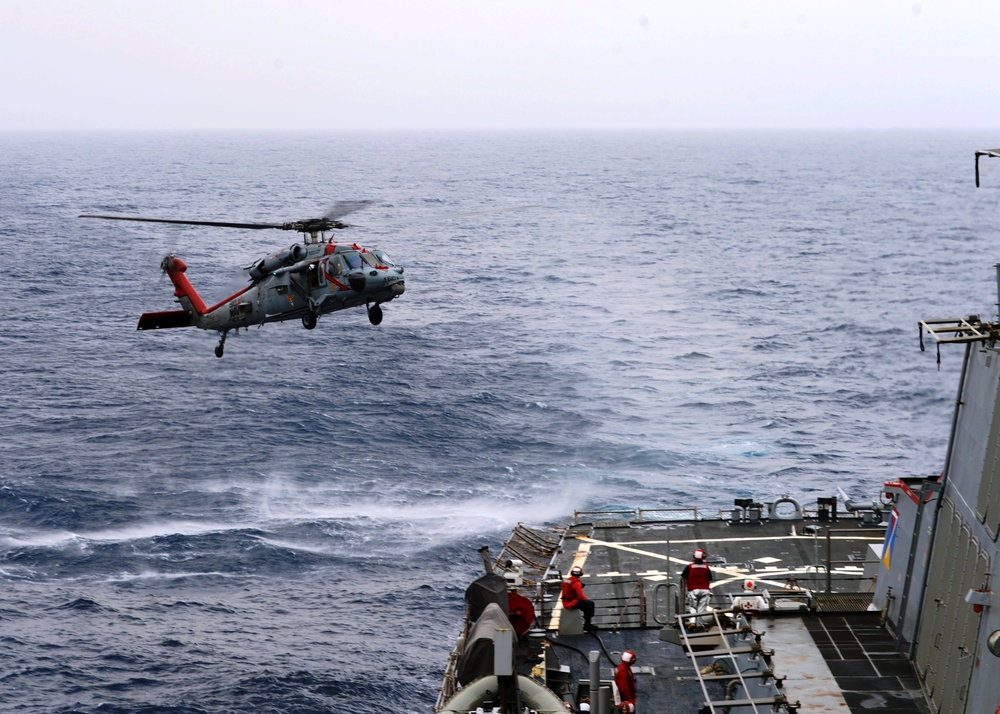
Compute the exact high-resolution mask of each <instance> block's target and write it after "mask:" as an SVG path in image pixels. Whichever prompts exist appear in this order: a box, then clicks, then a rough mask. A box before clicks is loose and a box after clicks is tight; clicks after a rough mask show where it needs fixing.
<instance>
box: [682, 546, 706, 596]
mask: <svg viewBox="0 0 1000 714" xmlns="http://www.w3.org/2000/svg"><path fill="white" fill-rule="evenodd" d="M681 579H682V580H683V581H684V587H685V589H686V590H687V601H688V606H689V608H690V609H691V610H692V611H693V612H705V611H706V610H707V609H708V602H709V599H710V598H711V595H712V591H711V590H710V589H709V588H710V587H711V585H710V583H711V582H712V571H711V570H710V569H709V567H708V565H706V564H705V551H704V550H702V549H701V548H698V549H697V550H695V552H694V562H693V563H688V564H687V565H686V566H684V571H683V572H682V573H681Z"/></svg>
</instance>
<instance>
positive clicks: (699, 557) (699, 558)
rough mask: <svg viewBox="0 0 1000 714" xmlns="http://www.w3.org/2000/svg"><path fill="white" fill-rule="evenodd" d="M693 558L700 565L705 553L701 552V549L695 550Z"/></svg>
mask: <svg viewBox="0 0 1000 714" xmlns="http://www.w3.org/2000/svg"><path fill="white" fill-rule="evenodd" d="M693 557H694V559H695V560H697V561H698V562H699V563H700V562H701V561H703V560H704V559H705V551H703V550H702V549H701V548H696V549H695V551H694V554H693Z"/></svg>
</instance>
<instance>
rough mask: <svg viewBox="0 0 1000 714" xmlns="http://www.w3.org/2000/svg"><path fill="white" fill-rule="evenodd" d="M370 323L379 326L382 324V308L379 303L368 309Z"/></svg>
mask: <svg viewBox="0 0 1000 714" xmlns="http://www.w3.org/2000/svg"><path fill="white" fill-rule="evenodd" d="M368 322H370V323H372V324H373V325H378V324H379V323H381V322H382V306H381V305H379V304H378V303H375V304H374V305H372V306H371V307H370V308H368Z"/></svg>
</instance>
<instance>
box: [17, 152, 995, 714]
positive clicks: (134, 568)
mask: <svg viewBox="0 0 1000 714" xmlns="http://www.w3.org/2000/svg"><path fill="white" fill-rule="evenodd" d="M994 144H995V138H991V137H989V136H985V135H977V134H974V133H954V132H952V133H948V132H939V133H923V134H921V133H902V134H899V133H890V132H883V133H858V132H855V133H836V132H826V133H810V132H800V133H789V132H773V133H769V132H748V133H696V132H689V133H541V134H538V133H470V134H462V133H441V134H436V133H421V134H392V133H386V134H377V133H372V134H364V133H353V134H308V133H300V134H253V133H242V134H241V133H229V134H219V133H205V134H170V133H160V134H124V135H110V134H5V135H0V246H2V247H0V250H2V258H3V260H2V275H3V277H2V278H0V285H2V286H3V290H0V354H2V360H0V379H2V384H3V388H2V390H0V405H2V408H0V580H2V587H0V643H2V647H0V710H2V711H5V712H6V711H10V712H32V713H34V712H62V713H68V712H88V713H89V712H175V713H182V712H183V713H195V712H385V711H399V712H425V711H429V710H430V707H431V705H432V703H433V701H434V697H435V694H436V690H437V687H438V684H439V681H440V675H441V672H442V670H443V667H444V665H445V662H446V658H447V652H448V650H449V649H450V647H451V645H452V644H453V639H454V636H455V634H456V633H457V630H458V627H459V624H460V620H461V616H462V613H463V610H464V605H463V602H462V592H463V590H464V588H465V585H466V583H467V581H468V580H469V579H470V578H472V577H475V576H476V575H477V574H478V572H479V569H480V567H481V566H480V564H479V559H478V556H477V554H476V552H475V550H476V548H477V547H478V546H480V545H482V544H493V545H496V544H497V543H498V542H499V541H500V540H501V539H502V538H503V536H504V535H505V534H506V532H507V531H508V529H509V528H510V527H511V526H513V525H514V524H515V523H516V522H518V521H526V522H529V523H539V524H540V523H547V522H554V521H558V520H562V519H565V518H566V517H567V516H571V515H572V512H573V510H574V509H587V508H595V507H605V506H614V505H629V506H664V505H680V506H698V507H699V508H701V509H711V508H714V507H725V506H727V505H731V503H732V499H733V498H734V497H742V496H754V497H756V498H758V499H760V500H765V501H766V500H770V499H774V498H775V497H777V496H780V495H784V494H789V495H792V496H794V497H796V498H798V499H799V500H801V501H802V502H803V503H804V504H805V505H807V506H809V505H811V504H812V503H814V502H815V498H816V497H817V496H826V495H835V489H836V487H837V486H840V487H842V488H843V489H845V490H846V491H847V492H848V493H849V494H850V495H852V496H855V497H857V498H872V497H874V496H875V495H876V493H877V489H878V487H879V485H880V484H881V483H882V482H883V481H885V480H889V479H892V478H896V477H898V476H904V475H926V474H931V473H935V472H937V471H938V470H940V468H941V465H942V461H943V458H944V452H945V447H946V442H947V437H948V429H949V425H950V418H951V405H952V403H953V397H954V393H955V389H956V387H957V382H956V380H957V377H958V368H959V363H960V360H961V354H960V348H957V347H956V348H950V349H948V348H946V349H944V350H943V354H942V365H941V369H940V371H939V370H938V369H937V368H936V364H935V353H934V351H933V349H931V350H929V351H928V352H925V353H922V352H921V351H920V350H919V347H918V342H917V337H918V333H917V320H918V319H920V318H923V317H956V316H963V315H967V314H970V313H980V314H983V315H984V316H991V315H993V314H995V311H996V305H995V302H996V299H997V298H996V296H995V283H996V280H995V277H994V272H993V267H992V266H993V264H994V263H995V262H997V258H998V257H1000V246H998V245H997V237H998V227H1000V220H998V218H1000V214H998V210H997V209H998V203H1000V165H998V166H996V167H994V166H992V165H990V164H989V163H986V164H984V166H983V173H984V183H985V187H984V188H982V189H979V190H976V189H975V187H974V181H973V151H974V149H976V148H985V147H987V146H992V145H994ZM998 164H1000V162H998ZM991 171H992V179H991ZM355 198H360V199H374V200H376V201H377V203H376V204H374V205H373V206H371V207H369V208H368V209H366V210H365V211H363V212H360V213H357V214H354V215H352V216H351V220H352V222H354V223H355V224H357V225H356V227H355V228H352V229H350V232H349V233H348V234H347V236H346V237H350V238H351V239H352V240H356V241H358V242H360V243H364V244H372V243H375V244H378V245H381V246H382V247H384V248H385V249H387V250H388V251H389V252H390V253H391V254H392V255H393V257H394V258H395V259H396V260H397V262H400V263H402V264H404V265H405V266H406V282H407V290H406V293H405V295H403V296H402V297H401V298H399V299H398V300H396V301H394V302H392V303H389V304H388V305H386V306H385V320H384V322H383V323H382V325H380V326H379V327H373V326H371V325H370V324H369V323H368V321H367V319H366V317H365V315H364V312H363V311H361V310H355V311H349V312H344V313H337V314H334V315H329V316H325V317H324V318H322V319H321V320H320V323H319V326H318V327H317V329H315V330H313V331H306V330H303V329H302V327H301V326H300V325H299V324H298V322H289V323H285V324H278V325H267V326H264V327H263V328H260V329H256V328H251V329H250V330H249V331H248V332H245V333H240V334H239V335H238V336H234V335H230V338H229V341H228V342H227V347H226V355H225V357H224V358H223V359H221V360H219V359H216V358H215V356H214V355H213V347H214V345H215V342H216V339H217V337H216V335H214V334H211V333H205V332H200V331H197V330H194V329H190V330H166V331H161V332H152V333H139V332H136V331H135V323H136V320H137V318H138V315H139V313H141V312H144V311H155V310H168V309H172V308H173V304H172V298H171V292H172V289H171V286H170V283H169V281H167V280H165V279H163V278H162V276H161V275H160V272H159V267H158V266H159V262H160V260H161V259H162V257H163V256H164V255H165V254H167V253H169V252H174V253H175V254H176V255H178V256H180V257H182V258H183V259H184V260H185V261H186V262H187V263H188V265H189V270H188V276H189V278H190V279H191V281H192V282H193V283H194V285H195V287H196V288H197V289H198V290H199V291H200V293H201V295H202V296H203V297H204V298H205V299H206V301H207V302H209V304H211V303H213V302H215V301H217V300H219V299H221V298H222V297H225V296H226V295H229V294H230V293H232V292H235V291H236V290H238V289H239V288H240V287H241V286H242V285H243V284H244V282H245V274H244V273H243V272H242V268H243V267H244V266H246V265H249V264H250V263H251V262H252V261H254V260H255V259H257V258H260V257H261V256H263V255H266V254H270V253H272V252H274V250H275V249H277V248H279V247H282V246H283V245H287V244H289V243H291V242H293V241H294V240H296V237H295V236H294V235H292V234H283V233H279V232H273V233H271V232H261V231H258V232H248V231H240V230H224V229H208V228H197V227H183V226H165V225H146V224H128V223H118V222H101V221H93V220H91V221H88V220H83V219H77V218H76V216H77V214H79V213H85V212H92V213H122V214H129V215H145V216H153V217H164V218H192V219H203V220H234V221H261V222H272V221H278V222H280V221H288V220H295V219H300V218H307V217H313V216H315V215H319V214H321V213H322V212H323V211H324V209H326V208H327V207H328V206H329V205H330V204H332V203H333V202H334V201H335V200H342V199H355ZM524 204H535V205H536V207H535V208H528V209H522V210H518V211H501V212H495V213H481V214H478V215H471V216H469V215H466V216H459V217H455V216H456V214H464V213H468V212H477V211H487V210H490V209H498V208H507V207H512V206H520V205H524Z"/></svg>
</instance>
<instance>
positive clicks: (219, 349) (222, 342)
mask: <svg viewBox="0 0 1000 714" xmlns="http://www.w3.org/2000/svg"><path fill="white" fill-rule="evenodd" d="M226 334H227V333H225V332H223V333H222V335H221V336H220V337H219V344H217V345H216V346H215V356H216V357H218V358H220V359H221V358H222V353H223V352H225V349H226Z"/></svg>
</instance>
